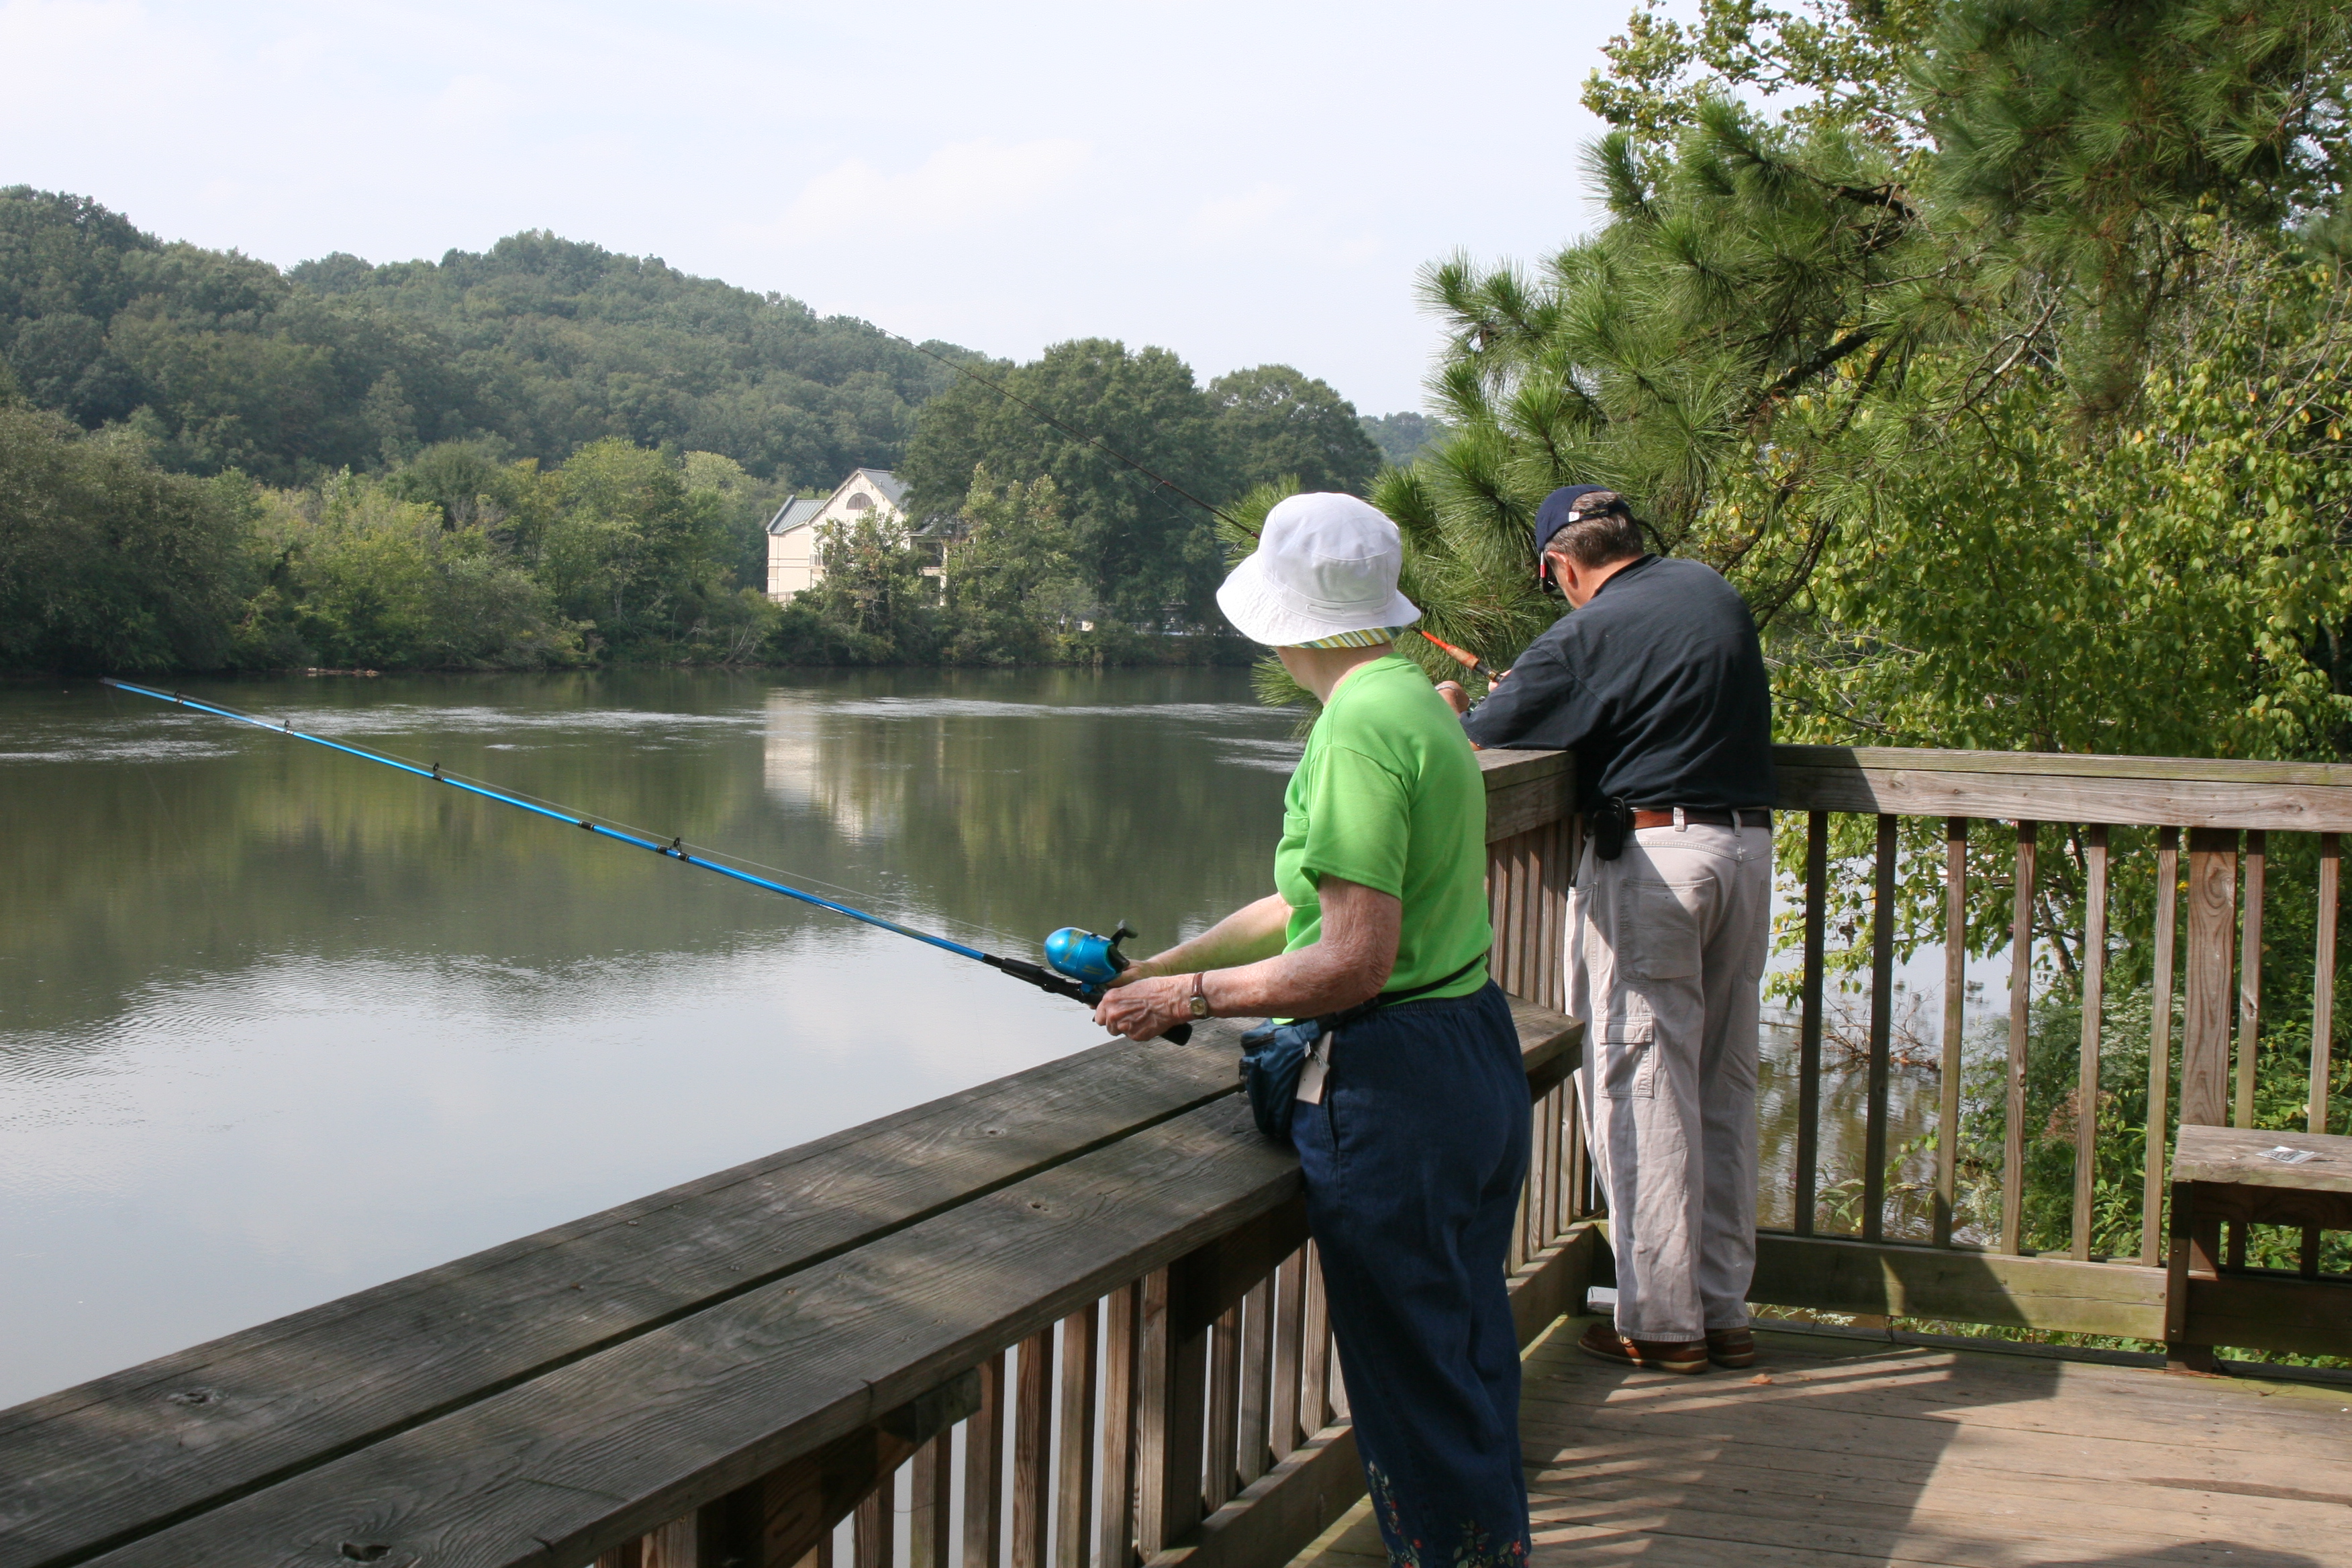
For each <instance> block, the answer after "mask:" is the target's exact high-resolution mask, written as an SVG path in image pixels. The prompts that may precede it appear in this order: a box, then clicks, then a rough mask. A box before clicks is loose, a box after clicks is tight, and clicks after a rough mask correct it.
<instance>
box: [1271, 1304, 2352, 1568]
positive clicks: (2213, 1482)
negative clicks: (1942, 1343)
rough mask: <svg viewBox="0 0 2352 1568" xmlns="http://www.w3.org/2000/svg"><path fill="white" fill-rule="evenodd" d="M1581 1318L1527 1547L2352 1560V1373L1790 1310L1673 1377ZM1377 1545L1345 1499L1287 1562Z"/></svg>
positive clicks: (1537, 1477) (1965, 1559)
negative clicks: (2147, 1354)
mask: <svg viewBox="0 0 2352 1568" xmlns="http://www.w3.org/2000/svg"><path fill="white" fill-rule="evenodd" d="M1589 1321H1591V1320H1590V1319H1584V1318H1570V1319H1566V1320H1563V1321H1561V1322H1559V1323H1558V1324H1556V1325H1554V1327H1553V1328H1552V1330H1551V1331H1549V1333H1547V1334H1546V1335H1545V1336H1544V1337H1543V1338H1542V1339H1541V1340H1539V1341H1538V1342H1536V1344H1534V1345H1533V1346H1532V1347H1530V1348H1529V1350H1528V1354H1527V1363H1526V1365H1527V1384H1526V1394H1525V1405H1524V1413H1523V1418H1522V1421H1521V1424H1520V1431H1521V1436H1522V1440H1523V1443H1524V1447H1525V1452H1526V1456H1527V1466H1528V1489H1529V1491H1530V1493H1531V1494H1532V1500H1533V1504H1534V1516H1535V1542H1536V1551H1535V1562H1536V1563H1537V1564H1538V1568H1563V1565H1565V1564H1570V1563H1619V1562H1626V1563H1644V1564H1659V1565H1661V1568H1666V1565H1672V1568H1684V1565H1688V1568H1731V1565H1734V1564H1796V1563H1823V1564H1839V1565H1859V1564H1864V1563H1888V1564H1895V1563H1905V1564H1908V1563H1919V1564H1938V1565H1943V1564H1948V1565H1951V1568H2012V1565H2023V1564H2037V1565H2045V1568H2057V1565H2062V1564H2063V1565H2067V1568H2091V1565H2093V1564H2097V1565H2099V1568H2110V1565H2112V1568H2122V1565H2124V1564H2133V1563H2149V1564H2158V1563H2162V1564H2186V1563H2198V1564H2213V1565H2215V1568H2306V1565H2315V1564H2339V1563H2341V1564H2352V1388H2347V1387H2340V1386H2317V1385H2312V1384H2284V1383H2267V1382H2258V1381H2254V1380H2252V1379H2243V1378H2204V1377H2179V1376H2170V1375H2167V1374H2166V1373H2162V1372H2160V1371H2158V1370H2154V1369H2150V1368H2141V1367H2137V1366H2126V1365H2114V1364H2105V1363H2097V1362H2086V1361H2078V1360H2072V1359H2063V1360H2062V1359H2055V1358H2046V1357H2038V1356H2029V1355H2013V1354H2006V1353H1999V1352H1982V1351H1973V1350H1951V1349H1946V1348H1942V1347H1938V1346H1927V1345H1912V1344H1895V1343H1888V1342H1885V1341H1875V1340H1855V1339H1845V1338H1832V1337H1827V1336H1823V1335H1819V1334H1806V1333H1793V1332H1774V1333H1766V1334H1759V1336H1758V1338H1759V1347H1760V1349H1761V1352H1762V1353H1761V1355H1760V1357H1759V1364H1758V1366H1757V1368H1756V1369H1755V1371H1754V1372H1753V1373H1745V1372H1741V1373H1730V1372H1722V1371H1716V1372H1711V1373H1708V1374H1707V1375H1706V1376H1705V1377H1696V1378H1693V1377H1676V1376H1672V1375H1668V1374H1665V1373H1635V1372H1627V1371H1624V1370H1622V1369H1618V1368H1612V1367H1609V1366H1605V1365H1602V1364H1601V1363H1597V1362H1594V1361H1592V1360H1591V1359H1590V1358H1588V1357H1586V1356H1583V1355H1580V1354H1579V1353H1577V1352H1576V1351H1575V1350H1574V1349H1573V1346H1574V1343H1575V1341H1576V1337H1577V1335H1578V1334H1580V1333H1581V1332H1582V1331H1583V1328H1584V1325H1585V1323H1587V1322H1589ZM1386 1563H1387V1557H1386V1554H1385V1553H1384V1552H1382V1550H1381V1542H1380V1535H1379V1532H1378V1531H1376V1530H1375V1529H1374V1528H1373V1525H1372V1521H1371V1519H1370V1515H1369V1514H1368V1513H1367V1512H1366V1510H1365V1505H1363V1504H1361V1503H1359V1504H1358V1505H1357V1506H1356V1507H1355V1508H1353V1509H1351V1510H1349V1512H1348V1513H1347V1514H1346V1515H1345V1516H1344V1517H1342V1518H1341V1519H1340V1520H1339V1522H1338V1523H1336V1524H1334V1525H1333V1526H1332V1527H1331V1528H1330V1529H1329V1530H1328V1531H1325V1532H1324V1534H1323V1535H1322V1537H1321V1538H1320V1539H1319V1540H1318V1541H1317V1542H1315V1543H1314V1545H1312V1546H1310V1547H1309V1548H1307V1551H1305V1552H1301V1553H1300V1554H1299V1555H1298V1556H1297V1558H1296V1559H1294V1560H1293V1563H1292V1565H1291V1568H1374V1565H1379V1568H1385V1565H1386ZM1431 1568H1443V1565H1436V1564H1433V1565H1431Z"/></svg>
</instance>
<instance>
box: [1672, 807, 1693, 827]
mask: <svg viewBox="0 0 2352 1568" xmlns="http://www.w3.org/2000/svg"><path fill="white" fill-rule="evenodd" d="M1688 831H1690V824H1689V823H1687V822H1685V821H1684V820H1683V808H1682V807H1681V806H1679V805H1678V806H1676V807H1675V832H1676V833H1687V832H1688Z"/></svg>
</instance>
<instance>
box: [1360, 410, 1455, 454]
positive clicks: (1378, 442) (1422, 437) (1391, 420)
mask: <svg viewBox="0 0 2352 1568" xmlns="http://www.w3.org/2000/svg"><path fill="white" fill-rule="evenodd" d="M1357 423H1358V424H1359V425H1360V426H1363V430H1364V434H1365V436H1366V437H1369V438H1370V441H1371V443H1372V445H1373V446H1375V447H1379V448H1380V449H1381V460H1382V461H1383V462H1385V463H1387V464H1388V465H1389V466H1390V467H1391V468H1409V467H1411V466H1412V464H1414V463H1416V462H1418V461H1420V460H1421V458H1422V457H1423V454H1425V453H1428V452H1432V451H1434V450H1435V449H1436V448H1437V447H1442V446H1444V444H1445V440H1446V437H1449V436H1451V435H1453V434H1454V427H1453V426H1450V425H1448V424H1446V423H1445V421H1444V420H1443V419H1432V418H1431V417H1430V416H1428V415H1426V414H1415V413H1412V412H1410V411H1408V412H1405V413H1402V414H1380V415H1372V414H1367V415H1364V416H1361V417H1360V418H1359V419H1358V420H1357Z"/></svg>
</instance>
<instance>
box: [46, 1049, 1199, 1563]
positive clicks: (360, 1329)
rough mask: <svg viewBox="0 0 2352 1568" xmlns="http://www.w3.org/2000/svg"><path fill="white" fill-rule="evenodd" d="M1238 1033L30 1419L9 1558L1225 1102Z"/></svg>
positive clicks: (65, 1395) (233, 1349) (332, 1311)
mask: <svg viewBox="0 0 2352 1568" xmlns="http://www.w3.org/2000/svg"><path fill="white" fill-rule="evenodd" d="M1239 1029H1240V1026H1236V1025H1234V1024H1233V1023H1230V1022H1228V1021H1218V1022H1216V1023H1215V1025H1214V1026H1213V1027H1211V1026H1203V1028H1202V1033H1201V1034H1200V1035H1198V1036H1196V1037H1195V1039H1194V1043H1193V1044H1192V1046H1191V1047H1173V1046H1169V1045H1165V1044H1160V1043H1157V1042H1154V1043H1147V1044H1141V1045H1137V1044H1133V1043H1129V1042H1117V1043H1113V1044H1110V1045H1106V1046H1101V1047H1096V1048H1094V1049H1092V1050H1089V1051H1085V1052H1081V1053H1079V1054H1077V1055H1076V1056H1074V1057H1071V1058H1065V1059H1063V1060H1061V1061H1058V1062H1053V1063H1049V1064H1046V1065H1045V1066H1043V1067H1040V1068H1032V1069H1030V1070H1028V1071H1025V1072H1021V1073H1015V1074H1013V1076H1011V1077H1009V1078H1005V1079H998V1080H997V1081H995V1082H992V1083H989V1084H984V1085H982V1086H981V1087H979V1088H977V1089H971V1090H968V1091H966V1092H964V1093H962V1094H957V1095H950V1096H948V1097H947V1098H945V1099H943V1100H935V1101H933V1102H931V1103H929V1104H927V1105H922V1106H918V1107H915V1108H914V1109H912V1110H907V1111H902V1112H900V1113H898V1114H896V1115H893V1116H887V1117H883V1118H881V1119H879V1120H877V1121H872V1122H868V1123H866V1124H865V1125H863V1126H861V1127H856V1128H851V1129H848V1130H846V1131H842V1132H839V1133H835V1134H833V1135H831V1136H829V1137H825V1138H821V1139H818V1140H815V1141H814V1142H810V1143H806V1144H803V1145H800V1146H799V1147H797V1148H794V1149H791V1150H786V1151H784V1152H782V1153H778V1154H774V1155H771V1156H768V1157H767V1158H765V1159H761V1160H757V1161H752V1162H750V1163H746V1164H743V1165H739V1166H736V1167H734V1168H733V1169H731V1170H729V1171H723V1172H720V1173H718V1174H716V1175H713V1176H709V1177H705V1178H703V1179H701V1180H698V1181H695V1182H689V1183H686V1184H681V1185H679V1186H676V1187H672V1188H670V1189H668V1190H667V1191H665V1192H661V1193H656V1194H653V1195H652V1196H650V1197H646V1198H642V1199H639V1200H637V1201H636V1202H635V1203H630V1204H624V1205H620V1206H619V1207H616V1208H613V1209H608V1210H605V1211H604V1212H603V1213H601V1214H596V1215H589V1216H587V1217H586V1218H584V1219H581V1220H576V1221H573V1222H572V1223H571V1224H568V1225H563V1226H555V1227H553V1228H551V1229H549V1230H545V1231H541V1232H540V1233H539V1234H537V1235H535V1236H530V1237H524V1238H522V1239H521V1240H519V1241H514V1242H510V1243H508V1244H506V1245H504V1246H501V1247H492V1248H490V1249H488V1250H487V1251H484V1252H480V1253H477V1254H475V1255H473V1256H472V1257H469V1258H460V1259H458V1260H457V1261H455V1262H452V1263H448V1264H445V1265H442V1266H441V1267H439V1268H431V1269H427V1270H425V1271H424V1272H423V1273H420V1274H415V1275H411V1276H409V1277H407V1278H405V1279H397V1280H394V1281H392V1282H391V1283H389V1284H385V1285H382V1286H378V1287H376V1288H374V1289H369V1290H362V1291H360V1292H358V1293H357V1294H355V1295H352V1296H348V1297H345V1298H343V1299H341V1300H337V1301H331V1302H329V1303H327V1304H325V1305H324V1306H320V1307H317V1308H313V1309H310V1310H308V1311H303V1312H298V1313H295V1314H293V1315H291V1316H289V1317H286V1318H281V1319H278V1321H274V1322H270V1323H265V1324H262V1325H260V1326H259V1327H257V1328H254V1329H250V1330H247V1331H243V1332H240V1333H236V1334H232V1335H229V1336H227V1337H226V1338H224V1339H219V1340H215V1341H213V1342H209V1343H206V1344H202V1345H197V1346H195V1347H194V1348H192V1349H190V1350H186V1351H182V1352H176V1353H174V1354H173V1355H168V1356H163V1357H160V1358H158V1359H157V1360H154V1361H152V1362H148V1363H143V1364H142V1365H140V1366H135V1367H131V1368H129V1369H127V1370H125V1371H122V1372H119V1373H111V1374H110V1375H108V1376H106V1377H103V1378H99V1379H97V1380H95V1381H93V1382H90V1383H87V1384H80V1385H79V1386H78V1387H75V1388H70V1389H67V1390H64V1391H62V1392H60V1393H58V1394H50V1395H47V1396H46V1397H44V1398H41V1399H37V1400H34V1401H32V1402H30V1403H29V1404H26V1405H18V1406H16V1408H15V1409H14V1410H11V1411H8V1412H6V1413H5V1414H0V1568H26V1565H28V1564H34V1563H47V1562H49V1561H52V1560H54V1559H56V1558H58V1557H59V1556H64V1555H71V1554H73V1553H76V1552H81V1553H88V1552H92V1551H96V1550H102V1549H103V1547H104V1544H105V1543H106V1542H108V1541H109V1540H110V1539H111V1538H112V1537H113V1536H114V1535H115V1534H117V1533H119V1532H120V1531H123V1530H139V1529H152V1527H153V1526H154V1524H155V1523H156V1522H157V1521H162V1520H168V1519H171V1518H173V1517H177V1516H180V1515H184V1514H188V1513H192V1512H194V1511H197V1510H201V1509H203V1508H204V1507H205V1506H206V1505H207V1504H208V1503H210V1502H213V1501H215V1500H221V1499H224V1498H227V1497H234V1496H236V1495H240V1494H242V1493H243V1492H245V1491H248V1490H250V1489H253V1488H255V1487H257V1486H260V1485H263V1484H266V1483H268V1482H269V1481H271V1480H274V1479H282V1478H283V1477H284V1476H286V1475H288V1474H289V1473H291V1472H294V1471H297V1470H299V1469H300V1468H302V1467H304V1466H306V1465H309V1464H312V1463H315V1462H317V1461H319V1460H320V1459H321V1458H328V1457H331V1456H332V1455H335V1454H338V1453H341V1452H343V1451H345V1450H347V1449H349V1448H352V1447H358V1446H362V1445H365V1444H367V1443H370V1442H374V1441H379V1440H381V1439H382V1438H383V1437H385V1436H390V1435H392V1434H394V1433H397V1432H400V1431H403V1430H405V1429H406V1428H408V1427H410V1426H415V1425H417V1424H419V1423H421V1422H423V1421H425V1420H428V1419H430V1418H432V1417H434V1416H436V1415H440V1414H444V1413H446V1411H447V1410H449V1409H450V1408H452V1407H453V1406H454V1405H460V1404H463V1403H464V1402H466V1401H467V1400H468V1399H472V1398H477V1397H479V1396H481V1395H482V1394H485V1393H487V1392H489V1391H494V1390H497V1389H499V1388H503V1387H506V1386H509V1384H514V1383H517V1382H520V1381H524V1380H527V1379H529V1378H530V1377H533V1376H536V1375H538V1374H540V1373H542V1372H545V1371H547V1370H550V1369H551V1368H555V1367H560V1366H562V1365H564V1364H566V1363H570V1362H572V1361H576V1360H578V1359H579V1358H580V1357H582V1356H583V1355H588V1354H592V1353H593V1352H597V1351H599V1350H602V1349H607V1348H610V1347H611V1346H613V1345H615V1344H618V1343H621V1342H625V1341H626V1340H628V1339H630V1338H632V1337H634V1336H635V1335H639V1334H643V1333H646V1332H649V1331H653V1330H655V1329H656V1328H658V1327H660V1326H661V1325H662V1324H664V1323H667V1322H669V1321H673V1320H675V1319H677V1318H678V1317H680V1316H682V1315H685V1314H687V1313H689V1312H692V1311H695V1310H699V1309H700V1308H703V1307H706V1306H709V1305H711V1304H713V1303H715V1302H719V1301H723V1300H728V1299H730V1297H733V1296H737V1295H740V1294H743V1293H745V1292H746V1291H749V1290H752V1289H760V1288H761V1287H762V1286H764V1285H766V1284H769V1283H772V1282H773V1281H775V1280H777V1279H783V1278H786V1277H787V1276H789V1275H791V1274H792V1273H793V1272H795V1271H797V1270H800V1269H803V1268H808V1267H811V1266H813V1265H814V1264H816V1263H819V1262H822V1261H823V1260H824V1259H826V1258H832V1257H835V1256H838V1255H840V1254H841V1253H843V1252H845V1251H846V1250H849V1249H851V1248H853V1247H857V1246H860V1245H862V1244H864V1243H866V1242H868V1241H871V1240H874V1239H876V1238H877V1237H883V1236H887V1235H888V1234H890V1233H891V1232H892V1231H893V1230H895V1229H899V1228H903V1227H905V1226H909V1225H912V1224H916V1223H919V1221H921V1220H922V1219H924V1218H925V1217H927V1216H929V1215H933V1214H936V1213H939V1212H940V1211H941V1210H943V1209H945V1208H949V1207H952V1206H953V1205H957V1204H960V1203H962V1202H965V1201H968V1200H969V1199H971V1198H972V1197H974V1196H976V1195H978V1194H984V1193H987V1192H990V1191H992V1190H994V1189H996V1188H1000V1187H1002V1186H1003V1185H1005V1184H1008V1183H1011V1182H1014V1181H1018V1180H1020V1179H1022V1178H1023V1177H1024V1176H1026V1175H1028V1174H1031V1173H1034V1172H1036V1171H1038V1170H1040V1169H1043V1168H1045V1167H1047V1166H1050V1165H1052V1164H1054V1163H1057V1162H1059V1161H1063V1160H1066V1159H1068V1158H1070V1157H1071V1156H1072V1155H1074V1154H1076V1153H1079V1152H1084V1151H1086V1150H1087V1149H1091V1148H1096V1147H1099V1146H1102V1145H1103V1144H1106V1143H1108V1142H1112V1141H1114V1140H1116V1139H1118V1138H1120V1137H1122V1136H1124V1135H1126V1134H1127V1133H1129V1132H1131V1131H1135V1130H1136V1129H1138V1128H1140V1127H1146V1126H1150V1125H1151V1124H1153V1123H1155V1122H1158V1121H1165V1120H1167V1119H1168V1118H1170V1117H1171V1116H1174V1115H1178V1114H1181V1112H1183V1111H1184V1110H1189V1109H1191V1108H1192V1107H1194V1106H1197V1105H1200V1104H1202V1103H1205V1102H1207V1101H1208V1100H1214V1099H1217V1098H1219V1097H1221V1096H1223V1095H1226V1094H1230V1093H1232V1092H1233V1090H1234V1077H1233V1062H1234V1055H1235V1053H1236V1047H1235V1045H1234V1042H1235V1040H1237V1038H1238V1036H1239ZM100 1496H104V1497H108V1498H110V1499H111V1500H112V1502H111V1503H110V1507H108V1508H107V1509H104V1510H97V1509H89V1508H80V1507H63V1506H60V1504H61V1502H62V1501H63V1500H68V1499H89V1498H93V1497H100Z"/></svg>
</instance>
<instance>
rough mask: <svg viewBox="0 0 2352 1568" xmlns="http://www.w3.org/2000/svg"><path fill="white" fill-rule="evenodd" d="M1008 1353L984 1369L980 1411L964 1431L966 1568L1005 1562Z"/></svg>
mask: <svg viewBox="0 0 2352 1568" xmlns="http://www.w3.org/2000/svg"><path fill="white" fill-rule="evenodd" d="M1003 1523H1004V1352H1003V1351H996V1352H992V1354H990V1355H989V1356H988V1357H986V1358H985V1359H984V1360H982V1362H981V1363H980V1408H979V1409H978V1410H975V1411H974V1412H972V1415H971V1420H970V1421H967V1422H965V1423H964V1428H963V1568H997V1564H998V1563H1002V1562H1003V1561H1004V1530H1003Z"/></svg>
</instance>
